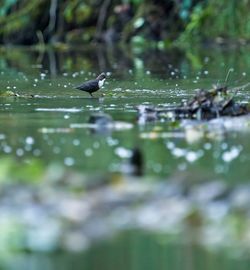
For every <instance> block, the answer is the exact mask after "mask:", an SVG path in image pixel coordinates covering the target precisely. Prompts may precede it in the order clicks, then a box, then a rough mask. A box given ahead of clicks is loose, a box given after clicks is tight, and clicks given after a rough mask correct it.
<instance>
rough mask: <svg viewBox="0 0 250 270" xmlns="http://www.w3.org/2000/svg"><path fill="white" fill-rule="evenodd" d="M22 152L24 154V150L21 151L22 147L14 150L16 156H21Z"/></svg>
mask: <svg viewBox="0 0 250 270" xmlns="http://www.w3.org/2000/svg"><path fill="white" fill-rule="evenodd" d="M23 154H24V151H23V149H22V148H18V149H17V150H16V155H17V156H19V157H21V156H23Z"/></svg>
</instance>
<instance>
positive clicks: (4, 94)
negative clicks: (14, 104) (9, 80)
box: [0, 90, 17, 97]
mask: <svg viewBox="0 0 250 270" xmlns="http://www.w3.org/2000/svg"><path fill="white" fill-rule="evenodd" d="M15 96H17V94H16V93H14V92H13V91H10V90H7V91H3V90H0V97H15Z"/></svg>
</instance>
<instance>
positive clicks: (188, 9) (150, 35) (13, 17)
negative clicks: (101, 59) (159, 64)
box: [0, 0, 250, 46]
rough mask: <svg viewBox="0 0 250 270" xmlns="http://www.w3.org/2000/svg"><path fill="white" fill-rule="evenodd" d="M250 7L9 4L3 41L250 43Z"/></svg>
mask: <svg viewBox="0 0 250 270" xmlns="http://www.w3.org/2000/svg"><path fill="white" fill-rule="evenodd" d="M249 8H250V0H242V1H237V0H229V1H228V0H221V1H217V0H210V1H207V0H197V1H194V0H183V1H153V0H147V1H142V0H123V1H118V0H113V1H111V0H104V1H98V0H93V1H89V0H88V1H81V0H72V1H66V0H62V1H58V0H30V1H28V0H23V1H21V0H4V1H3V4H2V6H1V7H0V42H1V43H19V44H34V43H37V42H45V43H57V42H67V43H78V44H79V43H87V42H90V41H100V42H106V43H113V42H117V41H119V42H122V43H125V42H131V41H136V40H140V41H141V42H142V43H143V44H145V43H147V41H148V40H151V41H153V42H157V43H158V42H159V41H162V42H164V43H163V44H165V46H167V45H169V44H172V42H173V41H176V40H177V41H178V42H179V44H185V43H189V42H191V43H197V42H201V41H204V40H216V39H217V40H218V41H221V39H223V41H225V40H230V41H231V40H238V39H242V40H249V39H250V14H249V12H248V10H249ZM218 37H219V38H220V39H218ZM177 44H178V43H177Z"/></svg>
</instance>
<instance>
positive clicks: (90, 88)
mask: <svg viewBox="0 0 250 270" xmlns="http://www.w3.org/2000/svg"><path fill="white" fill-rule="evenodd" d="M75 88H76V89H79V90H82V91H86V92H94V91H96V90H98V89H99V87H98V82H97V81H96V80H91V81H87V82H85V83H83V84H80V85H78V86H76V87H75Z"/></svg>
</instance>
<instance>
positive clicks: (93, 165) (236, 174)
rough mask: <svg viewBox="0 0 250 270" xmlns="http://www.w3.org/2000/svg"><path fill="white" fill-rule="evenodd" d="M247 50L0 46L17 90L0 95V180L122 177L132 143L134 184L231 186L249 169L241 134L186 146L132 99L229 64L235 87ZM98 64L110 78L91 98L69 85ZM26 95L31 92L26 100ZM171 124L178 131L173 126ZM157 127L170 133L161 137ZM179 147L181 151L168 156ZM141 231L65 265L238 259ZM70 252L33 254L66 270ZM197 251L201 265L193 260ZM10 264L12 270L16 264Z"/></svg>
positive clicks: (173, 264) (156, 96) (216, 77)
mask: <svg viewBox="0 0 250 270" xmlns="http://www.w3.org/2000/svg"><path fill="white" fill-rule="evenodd" d="M249 55H250V54H249V48H239V49H228V50H223V49H218V48H217V49H215V48H209V49H203V50H199V51H192V52H182V51H178V50H172V51H167V52H165V51H158V50H148V51H143V50H141V49H136V50H131V49H128V48H127V49H125V50H121V49H116V48H113V49H112V48H110V49H105V48H92V49H76V50H67V51H63V52H55V51H53V50H48V51H45V52H37V51H32V50H28V49H20V48H19V49H18V48H9V49H6V48H3V49H1V56H0V90H4V91H5V90H11V91H13V92H15V93H18V94H19V95H21V97H5V98H0V123H1V125H0V160H1V165H0V174H1V175H0V179H1V181H2V182H3V183H6V182H7V183H8V182H14V183H15V182H17V183H20V181H21V183H22V182H24V183H26V184H27V182H31V183H33V182H36V181H45V180H44V179H47V178H53V177H55V178H57V176H56V175H61V174H62V175H63V178H65V179H67V181H69V182H70V180H71V177H73V178H74V177H76V176H75V174H77V175H78V176H79V177H80V178H81V176H82V177H84V179H85V180H84V185H85V184H86V182H87V184H89V185H91V181H95V180H96V179H101V180H96V181H99V182H102V178H105V179H107V178H108V179H109V178H112V179H113V177H114V176H113V175H115V174H117V173H118V174H122V175H123V174H124V172H123V170H122V164H124V163H126V162H127V157H126V155H125V154H126V153H127V152H129V151H131V149H133V148H135V147H139V148H140V150H141V151H142V153H143V157H144V161H145V165H144V177H142V178H141V179H140V181H141V182H143V181H144V180H145V181H149V182H152V181H153V182H164V183H165V182H166V181H170V180H172V179H173V178H175V177H177V178H178V177H179V176H180V177H181V178H183V177H184V178H185V179H189V180H190V179H191V180H195V181H198V182H199V181H204V180H206V181H210V180H211V181H213V180H218V179H219V180H221V181H224V182H225V183H226V184H227V185H228V184H229V185H230V186H231V185H233V186H234V185H240V184H243V183H247V182H248V181H249V173H250V171H249V167H248V164H249V161H250V143H249V139H248V138H249V134H248V133H247V132H230V133H227V134H226V136H223V137H222V138H219V139H218V138H216V139H203V140H200V141H198V142H196V143H194V144H190V143H188V142H187V140H186V138H185V137H183V133H180V134H181V136H174V135H173V134H172V135H171V132H173V130H174V128H173V126H174V123H169V122H149V123H148V122H147V123H141V122H140V121H139V120H138V115H137V110H136V107H137V106H138V105H140V104H147V105H162V106H165V105H166V104H176V103H180V102H181V101H182V100H183V99H188V98H189V97H190V96H191V95H192V94H193V93H194V89H197V88H202V87H204V88H210V87H211V85H212V84H216V83H224V80H225V78H226V75H227V72H228V70H229V69H230V68H233V69H234V72H232V73H231V74H230V77H229V79H228V82H227V83H228V85H229V86H238V85H244V84H245V83H247V82H249V70H250V57H249ZM102 71H104V72H109V77H108V79H107V82H106V83H105V87H104V89H102V90H100V91H99V92H97V93H95V94H94V95H95V98H90V97H89V96H88V94H86V93H83V92H80V91H78V90H75V89H74V85H77V84H79V83H81V82H83V81H85V80H87V79H92V78H93V77H95V76H96V74H98V73H99V72H102ZM249 91H250V89H249V87H248V89H244V90H241V91H239V93H238V96H237V99H238V100H239V99H240V100H241V101H244V102H246V103H247V102H249ZM102 93H104V94H105V96H102V95H101V94H102ZM31 94H32V95H35V97H33V98H31V97H30V96H29V95H31ZM96 112H104V113H106V114H109V115H110V116H111V117H112V118H113V120H114V121H115V122H122V123H123V125H122V127H123V128H121V129H104V130H103V129H101V130H98V129H97V130H96V129H95V130H93V129H91V128H90V127H89V126H88V125H86V123H88V121H89V118H90V116H91V115H92V114H94V113H96ZM124 124H125V125H128V124H130V126H129V128H124ZM175 131H176V132H177V133H178V132H180V129H179V128H178V129H177V130H175ZM166 133H168V134H169V133H170V135H171V136H168V137H164V136H161V134H166ZM145 134H157V137H156V138H155V137H152V138H151V137H150V138H148V137H146V138H145V136H144V135H145ZM234 151H236V153H237V154H236V155H235V156H234V157H233V158H230V159H228V158H226V157H227V156H228V155H229V154H230V153H231V152H234ZM180 152H181V153H184V154H181V155H179V154H177V153H180ZM123 153H125V154H123ZM124 155H125V156H124ZM57 170H58V171H57ZM51 171H53V173H51ZM67 173H69V175H68V177H67ZM65 175H66V176H65ZM72 175H73V176H72ZM59 178H60V177H59ZM41 179H42V180H41ZM93 179H94V180H93ZM50 180H52V181H53V179H50ZM108 181H109V180H108ZM104 185H105V184H104ZM69 186H70V184H69ZM41 187H42V185H41ZM69 189H70V188H69ZM80 189H82V187H81V188H80ZM66 192H67V191H66ZM13 196H15V190H14V193H13ZM52 196H53V195H52ZM7 216H8V215H7ZM142 231H144V230H142ZM142 231H140V232H137V233H136V232H131V233H129V232H127V233H125V235H124V237H123V234H122V233H121V236H120V238H119V240H113V242H112V241H111V240H109V241H111V242H109V241H108V243H106V242H105V243H104V244H94V245H93V247H90V249H87V251H85V252H84V253H81V254H84V255H83V256H79V257H77V258H76V259H75V261H77V265H76V266H74V267H75V268H73V269H78V267H77V266H81V268H83V269H99V268H102V269H117V268H119V269H123V268H124V269H153V268H155V269H166V268H170V269H201V268H203V269H234V267H232V265H235V264H234V263H237V265H238V258H235V255H233V256H231V257H230V255H228V254H226V255H225V254H224V255H223V256H222V257H220V255H219V253H218V254H217V253H216V252H214V251H213V252H212V253H210V251H207V250H206V251H205V250H203V248H199V246H194V247H193V246H189V245H188V244H184V245H183V244H182V243H178V241H177V243H172V242H171V241H170V242H168V243H167V244H166V243H163V244H161V243H160V242H161V241H159V236H157V234H156V235H154V234H148V235H147V233H143V232H142ZM142 235H143V236H142ZM111 238H112V237H111ZM180 238H181V237H180ZM190 245H191V244H190ZM192 245H193V244H192ZM220 252H222V253H223V250H222V251H220ZM229 254H230V253H229ZM20 256H21V257H20V261H21V262H22V265H23V269H24V268H25V269H39V268H38V265H37V262H36V260H40V257H39V256H42V257H43V256H44V255H43V254H42V255H34V256H35V257H33V255H32V256H26V255H25V256H24V255H20ZM37 256H38V257H37ZM67 256H69V257H67ZM72 256H73V257H72ZM74 256H76V255H63V256H62V258H61V257H60V256H59V255H50V254H48V256H47V255H46V256H45V257H43V259H41V260H42V261H43V260H44V262H43V263H42V264H44V265H47V268H48V269H53V268H55V265H61V264H62V265H64V267H65V269H67V268H69V267H70V266H65V265H67V264H68V265H69V264H70V263H71V261H72V260H74ZM183 257H184V259H183ZM201 257H204V260H205V263H204V264H205V265H206V266H205V267H203V266H201V265H202V264H203V262H201V261H202V260H201ZM236 257H237V256H236ZM18 258H19V257H18ZM64 260H66V261H67V263H66V264H64ZM232 261H233V263H232ZM241 264H242V266H241V268H240V267H238V266H237V269H238V268H239V269H246V268H244V267H245V265H246V261H244V260H242V261H241ZM7 265H9V264H7ZM11 265H12V267H13V268H14V269H16V266H15V264H11ZM20 265H21V264H20ZM27 265H29V266H27ZM60 268H63V267H60ZM43 269H44V268H43ZM70 269H72V268H70Z"/></svg>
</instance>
